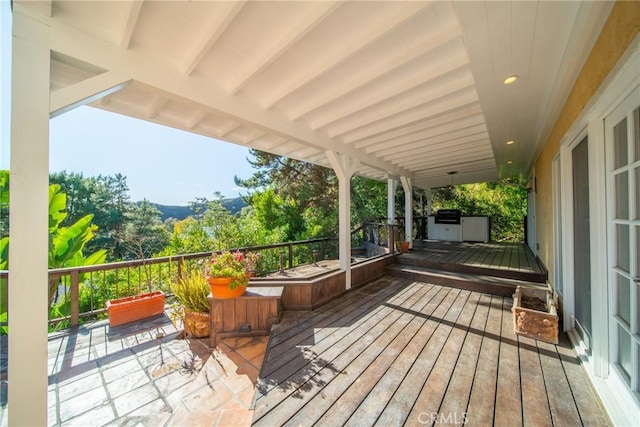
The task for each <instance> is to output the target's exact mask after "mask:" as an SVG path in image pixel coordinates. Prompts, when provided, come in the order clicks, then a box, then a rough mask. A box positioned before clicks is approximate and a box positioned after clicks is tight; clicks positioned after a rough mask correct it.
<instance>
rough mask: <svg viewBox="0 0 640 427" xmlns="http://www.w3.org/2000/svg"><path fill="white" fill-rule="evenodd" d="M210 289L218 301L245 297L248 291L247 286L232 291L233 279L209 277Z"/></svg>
mask: <svg viewBox="0 0 640 427" xmlns="http://www.w3.org/2000/svg"><path fill="white" fill-rule="evenodd" d="M208 280H209V287H210V288H211V295H212V296H213V297H214V298H217V299H231V298H238V297H240V296H242V295H244V293H245V291H246V290H247V287H246V286H237V287H236V288H235V289H231V288H230V287H229V285H230V284H231V280H232V279H231V277H209V279H208Z"/></svg>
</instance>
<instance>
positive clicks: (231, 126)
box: [218, 122, 242, 138]
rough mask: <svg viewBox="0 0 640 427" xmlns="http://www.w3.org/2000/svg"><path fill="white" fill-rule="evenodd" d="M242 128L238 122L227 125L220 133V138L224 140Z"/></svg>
mask: <svg viewBox="0 0 640 427" xmlns="http://www.w3.org/2000/svg"><path fill="white" fill-rule="evenodd" d="M240 126H242V123H236V122H229V123H227V125H226V126H225V127H223V128H222V129H220V130H219V131H218V138H224V137H225V136H227V135H229V134H230V133H231V132H233V131H234V130H236V129H238V128H239V127H240Z"/></svg>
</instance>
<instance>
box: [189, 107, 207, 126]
mask: <svg viewBox="0 0 640 427" xmlns="http://www.w3.org/2000/svg"><path fill="white" fill-rule="evenodd" d="M207 117H209V114H207V112H206V111H202V110H197V111H195V112H194V113H193V115H192V117H191V119H190V120H189V122H188V123H187V125H186V127H187V129H194V128H196V127H197V126H198V125H199V124H200V123H202V121H203V120H204V119H206V118H207Z"/></svg>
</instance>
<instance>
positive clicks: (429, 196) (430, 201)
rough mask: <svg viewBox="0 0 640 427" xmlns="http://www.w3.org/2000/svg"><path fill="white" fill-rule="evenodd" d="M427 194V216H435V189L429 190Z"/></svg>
mask: <svg viewBox="0 0 640 427" xmlns="http://www.w3.org/2000/svg"><path fill="white" fill-rule="evenodd" d="M426 193H427V215H433V189H431V188H429V189H427V191H426Z"/></svg>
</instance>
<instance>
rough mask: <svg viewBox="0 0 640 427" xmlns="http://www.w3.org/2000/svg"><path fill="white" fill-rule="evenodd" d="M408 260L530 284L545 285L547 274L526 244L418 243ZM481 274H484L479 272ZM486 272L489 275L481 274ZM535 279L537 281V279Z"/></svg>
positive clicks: (415, 244)
mask: <svg viewBox="0 0 640 427" xmlns="http://www.w3.org/2000/svg"><path fill="white" fill-rule="evenodd" d="M403 257H404V258H406V259H407V260H408V261H409V260H414V261H415V262H417V263H418V264H420V265H424V264H425V263H426V264H428V265H424V266H425V267H430V268H442V269H451V270H454V271H458V270H459V271H461V272H463V271H466V270H468V269H469V268H471V269H472V270H471V271H467V272H472V273H474V274H492V273H491V272H492V271H493V272H495V271H498V272H501V274H499V276H500V277H511V276H510V275H509V274H508V273H514V276H513V278H516V279H519V280H529V281H540V280H542V281H544V280H543V279H544V278H545V275H546V271H544V269H543V268H542V267H541V266H540V264H539V263H538V261H537V260H536V258H535V256H534V255H533V253H532V252H531V250H530V249H529V248H528V247H527V246H526V245H525V244H523V243H510V242H506V243H479V242H442V241H433V240H426V241H416V242H414V249H413V250H412V251H411V252H410V253H409V254H404V255H403ZM479 270H480V271H479ZM481 270H486V271H481ZM534 277H535V279H534Z"/></svg>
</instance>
